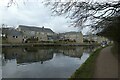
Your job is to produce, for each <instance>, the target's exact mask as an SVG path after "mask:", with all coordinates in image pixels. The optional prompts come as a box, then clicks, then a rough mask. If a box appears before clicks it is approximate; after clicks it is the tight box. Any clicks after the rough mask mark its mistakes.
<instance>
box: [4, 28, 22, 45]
mask: <svg viewBox="0 0 120 80" xmlns="http://www.w3.org/2000/svg"><path fill="white" fill-rule="evenodd" d="M2 40H3V42H4V40H5V42H6V43H22V41H23V37H22V33H21V32H19V31H17V30H15V29H12V28H2Z"/></svg>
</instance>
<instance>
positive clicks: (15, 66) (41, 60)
mask: <svg viewBox="0 0 120 80" xmlns="http://www.w3.org/2000/svg"><path fill="white" fill-rule="evenodd" d="M93 50H94V47H22V48H20V47H18V48H14V47H12V48H2V54H1V55H0V56H1V58H2V77H3V78H69V77H70V76H71V75H72V74H73V73H74V72H75V71H76V69H78V68H79V67H80V65H81V64H82V63H84V62H85V60H86V59H87V58H88V57H89V55H90V53H91V52H92V51H93Z"/></svg>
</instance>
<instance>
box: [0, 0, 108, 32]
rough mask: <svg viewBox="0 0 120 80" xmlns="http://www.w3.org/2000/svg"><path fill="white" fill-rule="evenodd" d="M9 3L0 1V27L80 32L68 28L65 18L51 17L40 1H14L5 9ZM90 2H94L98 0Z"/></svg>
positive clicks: (85, 30)
mask: <svg viewBox="0 0 120 80" xmlns="http://www.w3.org/2000/svg"><path fill="white" fill-rule="evenodd" d="M9 1H10V0H0V25H2V24H6V25H8V26H14V27H17V26H18V25H28V26H29V25H30V26H37V27H43V26H44V27H45V28H50V29H52V30H53V31H54V32H56V33H62V32H68V31H80V29H79V28H78V27H68V26H69V25H70V23H69V20H68V19H66V18H65V16H52V12H51V10H50V9H51V8H50V7H46V6H45V5H44V4H43V3H42V2H43V1H42V0H14V1H16V2H15V4H12V6H10V7H9V8H7V7H6V6H7V4H8V2H9ZM54 1H55V0H54ZM62 1H64V0H62ZM91 1H94V2H95V1H98V0H91ZM102 1H104V0H102ZM107 1H110V0H107ZM24 3H25V4H24ZM88 31H89V28H88V27H87V28H85V29H83V31H82V33H83V34H85V33H87V32H88Z"/></svg>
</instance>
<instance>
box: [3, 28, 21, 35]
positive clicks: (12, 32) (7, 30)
mask: <svg viewBox="0 0 120 80" xmlns="http://www.w3.org/2000/svg"><path fill="white" fill-rule="evenodd" d="M2 33H3V34H7V35H12V36H20V35H22V33H21V32H19V31H16V30H15V29H10V28H2Z"/></svg>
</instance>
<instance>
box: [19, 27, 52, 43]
mask: <svg viewBox="0 0 120 80" xmlns="http://www.w3.org/2000/svg"><path fill="white" fill-rule="evenodd" d="M17 30H18V31H21V32H22V33H23V38H24V39H27V38H30V37H35V38H38V41H47V40H48V37H47V36H51V35H53V34H54V32H53V31H52V30H51V29H49V28H44V27H42V28H39V27H34V26H25V25H19V27H18V28H17Z"/></svg>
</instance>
